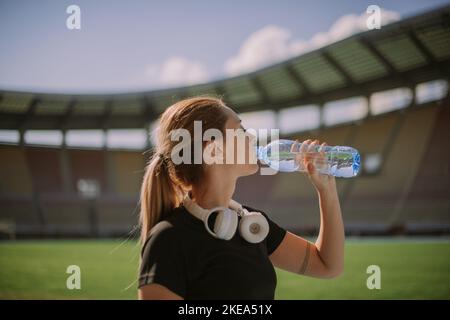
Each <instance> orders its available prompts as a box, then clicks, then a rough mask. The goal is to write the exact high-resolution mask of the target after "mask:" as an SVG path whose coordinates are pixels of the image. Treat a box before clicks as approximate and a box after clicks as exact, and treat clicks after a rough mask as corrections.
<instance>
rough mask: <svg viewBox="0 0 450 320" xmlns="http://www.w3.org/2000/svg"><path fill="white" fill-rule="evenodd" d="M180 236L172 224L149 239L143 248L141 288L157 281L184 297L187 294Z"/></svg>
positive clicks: (140, 276) (140, 273)
mask: <svg viewBox="0 0 450 320" xmlns="http://www.w3.org/2000/svg"><path fill="white" fill-rule="evenodd" d="M179 238H180V237H179V235H178V234H177V231H176V229H175V228H174V227H173V226H171V225H170V226H169V227H168V228H164V229H162V230H161V231H159V232H156V233H154V234H152V235H151V236H150V237H149V238H148V239H147V241H146V242H145V244H144V246H143V248H142V260H141V265H140V272H139V285H138V286H139V288H140V287H142V286H145V285H147V284H151V283H157V284H160V285H163V286H164V287H166V288H167V289H169V290H171V291H172V292H174V293H176V294H178V295H179V296H181V297H183V298H184V297H185V296H186V287H187V285H186V280H187V279H186V278H187V277H186V275H187V272H186V270H185V263H184V261H183V257H184V254H183V252H182V247H181V241H180V240H179Z"/></svg>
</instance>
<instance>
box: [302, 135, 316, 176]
mask: <svg viewBox="0 0 450 320" xmlns="http://www.w3.org/2000/svg"><path fill="white" fill-rule="evenodd" d="M318 143H319V140H314V141H313V142H312V143H311V144H309V145H308V147H307V149H306V153H305V166H306V167H307V168H308V165H309V164H311V165H312V166H313V167H312V169H313V170H314V167H315V165H316V164H315V160H316V156H317V154H316V151H315V149H316V146H317V144H318ZM308 171H310V170H308Z"/></svg>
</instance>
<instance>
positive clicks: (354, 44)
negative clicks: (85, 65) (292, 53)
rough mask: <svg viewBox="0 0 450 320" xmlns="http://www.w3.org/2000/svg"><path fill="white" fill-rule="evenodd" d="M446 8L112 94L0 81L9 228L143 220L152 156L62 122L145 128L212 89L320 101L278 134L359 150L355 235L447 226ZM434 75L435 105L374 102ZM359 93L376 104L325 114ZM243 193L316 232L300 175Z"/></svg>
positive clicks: (128, 224) (46, 232)
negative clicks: (301, 50) (55, 140)
mask: <svg viewBox="0 0 450 320" xmlns="http://www.w3.org/2000/svg"><path fill="white" fill-rule="evenodd" d="M449 17H450V6H447V7H443V8H439V9H438V10H434V11H430V12H427V13H424V14H421V15H419V16H416V17H412V18H408V19H404V20H401V21H399V22H396V23H393V24H390V25H387V26H384V27H383V28H381V29H380V30H372V31H367V32H363V33H360V34H356V35H353V36H351V37H349V38H347V39H344V40H341V41H339V42H337V43H333V44H331V45H328V46H325V47H322V48H320V49H317V50H315V51H312V52H309V53H306V54H303V55H301V56H298V57H294V58H292V59H290V60H287V61H284V62H282V63H279V64H276V65H272V66H269V67H267V68H264V69H261V70H258V71H255V72H251V73H248V74H245V75H241V76H237V77H232V78H228V79H221V80H217V81H213V82H210V83H206V84H200V85H193V86H187V87H181V88H173V89H165V90H155V91H149V92H137V93H123V94H109V95H101V94H98V95H82V94H79V95H69V94H49V93H45V94H44V93H31V92H13V91H6V90H0V130H13V131H15V132H17V133H18V137H19V139H18V141H17V143H6V142H3V143H2V145H0V164H1V165H0V226H7V227H5V228H4V229H8V230H11V228H13V229H14V230H15V231H14V233H16V234H17V236H19V237H27V236H42V237H66V236H76V237H98V236H100V237H113V236H125V235H128V234H129V233H130V232H131V231H132V230H133V227H134V226H135V225H136V223H137V212H138V205H139V204H138V198H139V190H140V183H141V181H142V174H143V172H144V166H145V163H146V160H147V158H148V155H149V154H148V153H144V150H123V149H122V150H119V149H117V150H116V149H114V150H113V149H110V148H107V147H106V146H104V147H100V148H81V147H71V146H67V144H66V140H65V135H66V133H67V131H68V130H72V129H98V130H110V129H136V128H140V129H142V128H143V129H145V130H147V132H148V130H149V129H150V124H151V123H152V122H153V121H154V120H155V119H157V117H158V116H159V114H160V113H161V112H163V111H164V110H165V108H167V107H168V106H169V105H170V104H172V103H173V102H175V101H177V100H178V99H181V98H185V97H190V96H194V95H198V94H214V95H219V96H222V97H223V99H224V100H225V102H226V103H228V104H230V105H232V106H233V107H234V109H235V110H237V111H238V112H241V113H244V112H251V111H264V110H266V111H267V110H273V111H274V112H275V113H277V112H279V111H280V110H284V109H285V108H289V107H296V106H306V105H316V106H318V108H320V113H321V122H320V124H319V125H318V127H317V128H316V129H313V130H311V129H310V128H309V129H308V130H302V129H301V128H299V130H298V132H295V133H289V134H286V135H285V136H283V137H282V138H292V139H295V138H298V139H299V140H304V139H307V138H313V139H319V140H321V141H326V142H327V143H328V144H329V145H350V146H354V147H355V148H357V149H358V150H359V151H360V152H361V156H362V162H363V172H362V174H361V176H359V177H357V178H354V179H338V181H337V183H338V192H339V195H340V199H341V206H342V209H343V215H344V221H345V225H346V231H347V232H348V233H351V234H386V233H449V232H450V227H449V226H450V197H449V195H450V194H449V190H450V188H449V187H450V186H449V181H450V179H449V166H450V151H449V148H448V145H449V144H450V143H449V142H450V136H449V127H448V123H449V120H450V119H449V117H450V115H449V100H448V80H449V78H450V18H449ZM436 80H443V82H444V83H445V84H446V86H447V87H446V88H447V89H446V90H447V92H446V95H444V96H441V97H438V98H436V99H435V100H436V101H429V102H425V103H419V102H418V101H417V99H413V100H412V101H411V102H410V103H408V104H407V105H405V106H401V107H398V108H397V107H396V108H393V109H392V110H390V111H389V112H385V113H382V112H378V111H376V110H374V109H373V105H372V99H371V97H373V96H374V94H375V93H379V92H386V91H387V90H392V89H396V88H406V89H407V90H410V91H411V92H412V93H413V94H414V97H416V96H417V95H416V93H417V92H416V91H417V86H418V85H420V84H423V83H428V82H431V81H436ZM353 97H363V98H364V99H366V100H367V102H368V104H367V110H368V112H367V114H365V113H361V116H359V117H358V118H355V119H350V120H348V121H346V122H341V123H336V124H334V125H328V124H327V123H326V121H324V110H325V109H327V108H328V107H327V103H330V102H333V101H340V100H342V99H349V98H353ZM386 103H389V102H386ZM330 108H331V107H330ZM388 109H389V108H388ZM363 111H364V110H363ZM375 111H376V112H375ZM29 130H56V131H58V132H61V133H62V135H63V142H62V144H61V145H58V146H43V145H39V146H36V145H31V144H28V143H26V141H25V138H24V136H25V134H26V132H28V131H29ZM149 146H150V141H149ZM235 197H236V199H237V200H238V201H241V202H243V203H246V204H248V205H250V206H253V207H255V208H260V209H261V210H264V211H266V212H267V213H268V214H269V215H271V216H272V217H273V219H274V220H275V221H277V222H279V223H280V224H281V225H282V226H284V227H286V228H289V229H290V230H293V231H298V232H307V233H308V232H311V233H312V232H316V231H317V228H318V222H319V207H318V203H317V195H316V193H315V192H314V189H313V187H312V185H311V184H310V183H309V181H308V179H307V176H306V175H304V174H290V173H278V174H275V175H271V176H261V175H254V176H249V177H243V178H241V179H240V180H239V183H238V186H237V189H236V193H235ZM11 226H13V227H11ZM0 229H1V227H0ZM8 232H10V231H8ZM5 233H6V231H5ZM0 234H1V230H0Z"/></svg>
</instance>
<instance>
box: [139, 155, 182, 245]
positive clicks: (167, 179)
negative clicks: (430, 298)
mask: <svg viewBox="0 0 450 320" xmlns="http://www.w3.org/2000/svg"><path fill="white" fill-rule="evenodd" d="M169 161H170V160H169V159H168V158H167V157H165V156H163V155H162V154H157V153H155V154H154V155H153V156H152V158H151V159H150V161H149V163H148V164H147V166H146V168H145V174H144V179H143V182H142V188H141V196H140V203H141V209H140V225H141V242H142V243H144V242H145V240H146V239H147V236H148V234H149V232H150V230H151V229H152V228H153V226H155V225H156V224H157V223H158V222H159V221H161V220H162V219H163V218H164V213H167V212H168V211H170V210H171V209H173V208H175V207H177V206H178V205H179V204H180V202H181V199H182V195H183V188H182V187H181V186H179V185H178V184H177V183H176V182H174V181H173V179H172V178H171V175H170V173H169V168H168V167H169V163H168V162H169Z"/></svg>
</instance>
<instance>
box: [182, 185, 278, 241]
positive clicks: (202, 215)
mask: <svg viewBox="0 0 450 320" xmlns="http://www.w3.org/2000/svg"><path fill="white" fill-rule="evenodd" d="M183 205H184V207H185V208H186V209H187V210H188V211H189V213H191V214H192V215H193V216H195V217H197V218H198V219H200V220H202V221H203V223H204V224H205V228H206V230H207V231H208V232H209V234H211V235H212V236H213V237H215V238H218V239H223V240H230V239H231V238H233V236H234V234H235V233H236V229H237V227H238V215H239V216H240V217H241V220H240V221H239V233H240V234H241V236H242V237H243V238H244V239H245V240H246V241H248V242H250V243H259V242H261V241H263V240H264V239H265V238H266V237H267V234H268V233H269V223H268V222H267V219H266V218H265V217H264V216H263V215H262V214H261V213H260V212H248V210H247V209H245V208H243V207H242V205H241V204H240V203H238V202H236V201H234V200H233V199H231V200H230V205H229V208H226V207H215V208H212V209H204V208H202V207H200V206H199V205H198V204H197V203H196V202H195V201H194V200H192V199H191V197H190V195H189V193H186V195H185V197H184V199H183ZM214 212H217V213H218V214H217V217H216V221H215V223H214V232H213V231H211V229H210V228H209V225H208V220H209V217H210V216H211V214H212V213H214Z"/></svg>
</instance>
